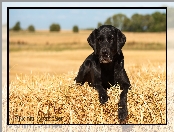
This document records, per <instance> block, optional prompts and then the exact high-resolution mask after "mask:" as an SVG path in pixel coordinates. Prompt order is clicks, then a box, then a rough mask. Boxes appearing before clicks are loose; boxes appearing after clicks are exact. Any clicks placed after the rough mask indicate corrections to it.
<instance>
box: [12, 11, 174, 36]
mask: <svg viewBox="0 0 174 132" xmlns="http://www.w3.org/2000/svg"><path fill="white" fill-rule="evenodd" d="M169 10H171V11H168V12H170V13H168V15H169V16H171V15H172V13H174V9H173V8H171V9H170V8H169ZM171 18H172V19H171V20H169V22H170V23H171V24H170V25H171V26H172V27H173V23H172V21H173V17H172V16H171ZM103 24H105V25H113V26H115V27H117V28H119V29H120V30H122V31H128V32H162V31H166V14H165V13H160V12H155V13H153V14H151V15H150V14H146V15H142V14H134V15H132V16H131V18H128V17H127V16H126V15H124V14H121V13H120V14H115V15H113V16H112V17H109V18H107V19H106V20H105V22H104V23H103ZM103 24H102V23H101V22H98V25H97V27H99V26H101V25H103ZM93 29H94V28H87V29H86V30H93ZM10 30H13V31H20V30H22V28H21V27H20V22H19V21H18V22H17V23H16V24H15V25H14V27H12V28H11V29H10ZM27 30H28V31H30V32H34V31H35V27H34V26H33V25H29V26H28V28H27ZM49 30H50V32H55V31H56V32H59V31H60V30H61V26H60V25H59V24H56V23H53V24H51V25H50V27H49ZM72 31H73V32H74V33H77V32H79V28H78V26H77V25H75V26H73V27H72Z"/></svg>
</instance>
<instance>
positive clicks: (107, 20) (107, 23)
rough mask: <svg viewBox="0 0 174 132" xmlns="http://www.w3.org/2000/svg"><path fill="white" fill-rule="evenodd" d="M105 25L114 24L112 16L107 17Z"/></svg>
mask: <svg viewBox="0 0 174 132" xmlns="http://www.w3.org/2000/svg"><path fill="white" fill-rule="evenodd" d="M104 24H105V25H112V19H111V17H109V18H108V19H106V21H105V22H104Z"/></svg>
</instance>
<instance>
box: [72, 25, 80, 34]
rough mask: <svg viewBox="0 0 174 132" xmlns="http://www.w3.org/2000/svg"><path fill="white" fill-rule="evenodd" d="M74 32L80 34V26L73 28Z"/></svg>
mask: <svg viewBox="0 0 174 132" xmlns="http://www.w3.org/2000/svg"><path fill="white" fill-rule="evenodd" d="M73 32H74V33H78V32H79V28H78V26H76V25H75V26H73Z"/></svg>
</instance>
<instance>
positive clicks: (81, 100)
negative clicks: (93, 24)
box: [9, 31, 167, 124]
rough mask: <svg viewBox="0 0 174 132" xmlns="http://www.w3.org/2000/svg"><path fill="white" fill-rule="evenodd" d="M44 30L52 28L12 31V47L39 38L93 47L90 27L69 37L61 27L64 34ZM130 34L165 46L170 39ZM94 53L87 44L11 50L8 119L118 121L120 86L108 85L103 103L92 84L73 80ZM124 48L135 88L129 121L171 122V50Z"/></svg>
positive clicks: (15, 121) (13, 121)
mask: <svg viewBox="0 0 174 132" xmlns="http://www.w3.org/2000/svg"><path fill="white" fill-rule="evenodd" d="M45 32H47V31H42V32H41V33H38V32H36V33H34V34H35V35H34V34H32V33H30V35H31V36H30V37H29V36H28V35H26V36H25V33H23V34H20V33H18V34H16V33H13V32H11V33H10V42H12V41H13V42H14V43H13V42H12V43H13V45H12V46H16V47H17V46H23V45H20V44H18V43H16V44H15V41H16V40H18V41H20V42H22V41H24V42H26V45H30V44H31V45H32V44H33V43H34V44H35V45H36V46H38V45H41V46H42V47H44V46H45V45H50V44H51V45H59V44H60V45H61V44H62V45H63V44H66V43H67V44H68V43H71V44H73V43H75V42H76V43H75V45H77V47H79V46H80V45H86V46H88V44H87V42H86V39H87V37H88V35H89V33H90V32H89V31H83V32H84V33H82V34H72V33H70V32H68V31H64V32H65V34H67V36H66V35H65V34H64V35H63V32H62V33H61V35H62V37H61V35H58V34H59V33H49V35H48V36H46V35H45ZM26 34H28V33H26ZM37 34H38V35H37ZM155 34H156V35H155ZM125 35H126V37H127V43H128V44H129V43H131V42H136V44H137V43H139V44H142V43H145V44H147V43H160V44H163V45H165V42H166V41H165V33H139V34H138V33H125ZM131 35H132V36H131ZM148 35H149V36H148ZM153 35H154V36H153ZM15 36H16V37H15ZM39 36H40V38H39ZM150 36H151V37H150ZM29 38H30V39H29ZM36 40H37V41H36ZM127 43H126V44H127ZM78 44H79V45H78ZM24 45H25V44H24ZM10 46H11V45H10ZM82 47H83V46H82ZM12 48H14V47H12ZM92 52H93V51H92V49H91V48H90V46H89V47H88V49H78V48H75V49H73V50H70V49H64V50H63V51H60V50H58V51H54V50H47V51H45V50H39V51H35V50H31V49H30V50H26V49H25V50H21V51H18V52H13V50H12V51H10V53H9V61H10V62H9V64H10V67H9V79H10V84H9V91H10V93H9V119H10V120H9V123H10V124H119V122H118V117H117V110H118V107H117V105H118V99H119V94H120V92H121V91H120V90H119V89H118V87H112V88H111V89H109V90H108V95H109V96H110V99H109V101H108V102H107V103H106V104H104V105H100V103H99V101H98V93H97V91H96V90H94V89H93V88H91V87H89V86H88V85H87V84H85V85H84V86H77V85H75V84H74V81H73V79H74V77H75V76H76V74H77V71H78V69H79V67H80V65H81V64H82V62H83V60H84V59H85V58H86V57H87V56H88V55H89V54H90V53H92ZM123 53H124V56H125V69H126V72H127V74H128V77H129V79H130V82H131V84H132V89H131V90H129V93H128V110H129V116H128V118H127V121H126V123H127V124H166V122H167V119H166V51H165V50H126V49H124V48H123Z"/></svg>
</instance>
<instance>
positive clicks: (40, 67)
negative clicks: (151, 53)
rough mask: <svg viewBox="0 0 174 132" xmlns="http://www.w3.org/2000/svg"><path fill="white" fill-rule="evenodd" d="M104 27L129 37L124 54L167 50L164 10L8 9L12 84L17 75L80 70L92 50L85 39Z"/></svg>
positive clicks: (170, 24) (170, 25) (170, 23)
mask: <svg viewBox="0 0 174 132" xmlns="http://www.w3.org/2000/svg"><path fill="white" fill-rule="evenodd" d="M171 10H172V8H171ZM168 22H169V24H168V26H169V27H172V22H171V21H168ZM103 24H105V25H113V26H115V27H117V28H119V29H120V30H122V32H123V33H124V34H125V35H126V38H127V41H126V44H125V46H124V48H123V50H136V51H137V50H140V51H141V50H155V51H156V50H160V51H161V50H164V51H165V49H166V9H165V8H163V9H162V8H161V9H159V8H158V9H155V8H154V9H10V10H9V28H8V30H9V52H10V54H9V55H10V56H9V60H10V63H9V64H10V65H9V69H10V81H11V80H12V79H14V78H15V77H16V75H20V74H30V73H31V72H34V73H36V72H37V73H50V74H63V73H67V72H77V71H78V68H79V66H80V65H81V63H82V62H83V60H84V59H85V58H86V57H87V56H88V54H90V53H92V52H93V51H92V48H91V47H90V46H89V45H88V43H87V37H88V36H89V34H90V33H91V32H92V31H93V30H94V29H95V28H98V27H99V26H101V25H103ZM5 27H6V24H4V25H3V28H5ZM77 52H79V53H77ZM164 53H165V52H164ZM77 54H81V56H78V55H77ZM164 55H165V54H164Z"/></svg>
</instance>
